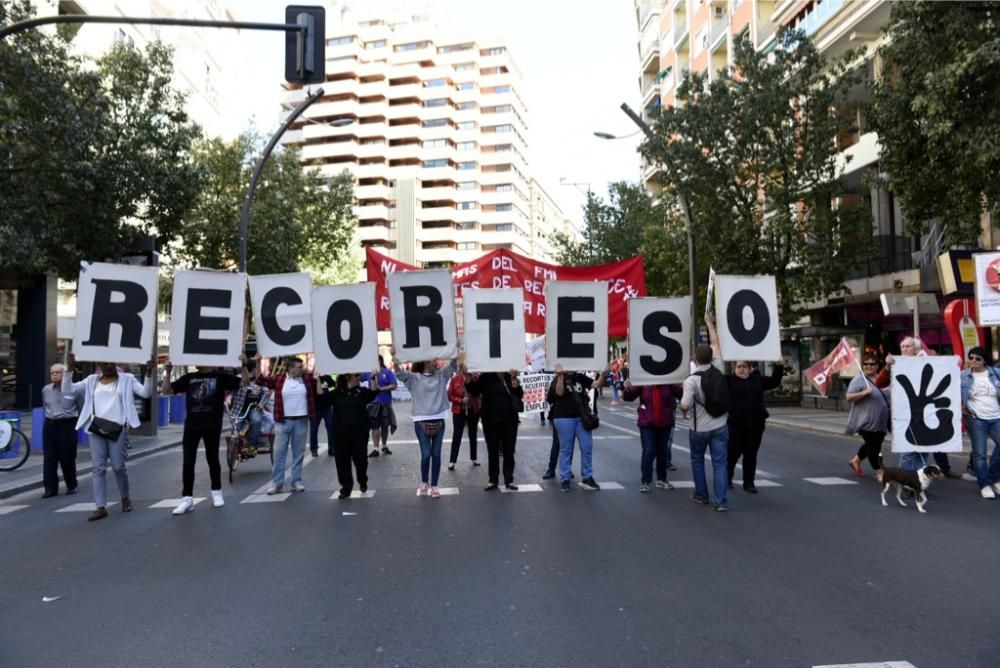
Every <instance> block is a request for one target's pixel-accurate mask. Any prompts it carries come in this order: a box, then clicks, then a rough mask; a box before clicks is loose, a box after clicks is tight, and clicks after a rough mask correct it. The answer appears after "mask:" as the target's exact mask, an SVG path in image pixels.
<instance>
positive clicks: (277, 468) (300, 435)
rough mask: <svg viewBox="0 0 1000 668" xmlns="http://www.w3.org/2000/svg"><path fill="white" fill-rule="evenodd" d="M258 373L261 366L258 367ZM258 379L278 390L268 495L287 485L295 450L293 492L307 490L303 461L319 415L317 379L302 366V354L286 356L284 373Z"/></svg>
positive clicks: (275, 401) (276, 393)
mask: <svg viewBox="0 0 1000 668" xmlns="http://www.w3.org/2000/svg"><path fill="white" fill-rule="evenodd" d="M257 373H258V374H259V373H260V368H259V367H257ZM257 378H258V382H259V383H260V384H262V385H264V386H265V387H269V388H271V389H273V390H274V421H275V423H276V425H277V434H276V435H275V439H274V453H273V456H274V465H273V466H272V468H271V486H270V487H268V488H267V493H268V494H278V493H280V492H281V490H282V488H283V487H284V485H285V459H286V458H287V457H288V451H289V450H291V451H292V472H291V476H292V491H293V492H304V491H306V486H305V485H304V484H303V483H302V460H303V459H305V450H306V436H307V434H308V429H309V421H310V420H312V418H313V417H314V416H315V414H316V413H315V402H316V379H315V377H314V376H313V375H312V374H311V373H307V372H305V371H304V370H303V368H302V360H300V359H299V358H298V357H289V358H286V359H285V370H284V372H282V373H279V374H275V375H270V376H262V375H258V376H257Z"/></svg>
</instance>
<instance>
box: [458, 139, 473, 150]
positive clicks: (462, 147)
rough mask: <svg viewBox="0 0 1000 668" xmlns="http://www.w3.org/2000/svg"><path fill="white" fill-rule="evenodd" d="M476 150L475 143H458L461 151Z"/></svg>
mask: <svg viewBox="0 0 1000 668" xmlns="http://www.w3.org/2000/svg"><path fill="white" fill-rule="evenodd" d="M474 148H476V142H474V141H460V142H458V150H459V151H471V150H473V149H474Z"/></svg>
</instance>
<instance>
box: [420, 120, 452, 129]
mask: <svg viewBox="0 0 1000 668" xmlns="http://www.w3.org/2000/svg"><path fill="white" fill-rule="evenodd" d="M420 125H421V127H425V128H440V127H444V126H445V125H448V119H447V118H432V119H430V120H427V121H424V122H423V123H421V124H420Z"/></svg>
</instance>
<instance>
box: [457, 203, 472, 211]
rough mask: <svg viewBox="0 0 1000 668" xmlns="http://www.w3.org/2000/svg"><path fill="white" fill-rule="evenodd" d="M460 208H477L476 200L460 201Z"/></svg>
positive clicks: (464, 209) (465, 209) (466, 209)
mask: <svg viewBox="0 0 1000 668" xmlns="http://www.w3.org/2000/svg"><path fill="white" fill-rule="evenodd" d="M458 208H459V209H461V210H462V211H468V210H469V209H475V208H476V203H475V202H459V203H458Z"/></svg>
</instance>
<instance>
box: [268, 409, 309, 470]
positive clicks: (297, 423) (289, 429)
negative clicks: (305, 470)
mask: <svg viewBox="0 0 1000 668" xmlns="http://www.w3.org/2000/svg"><path fill="white" fill-rule="evenodd" d="M277 432H278V433H277V434H275V437H274V468H272V469H271V484H272V485H274V486H275V487H281V486H282V485H284V484H285V457H287V456H288V448H289V447H291V449H292V484H293V485H294V484H295V483H301V482H302V460H303V459H305V456H306V436H308V435H309V418H305V419H297V420H289V419H286V420H285V421H284V422H279V423H278V429H277Z"/></svg>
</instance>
